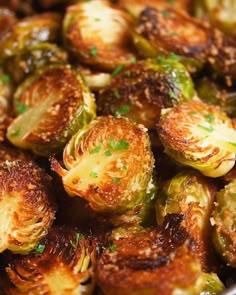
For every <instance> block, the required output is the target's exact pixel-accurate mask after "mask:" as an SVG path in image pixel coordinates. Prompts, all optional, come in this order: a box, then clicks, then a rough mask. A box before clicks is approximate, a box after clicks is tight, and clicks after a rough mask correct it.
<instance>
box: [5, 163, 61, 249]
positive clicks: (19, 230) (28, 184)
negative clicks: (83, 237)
mask: <svg viewBox="0 0 236 295" xmlns="http://www.w3.org/2000/svg"><path fill="white" fill-rule="evenodd" d="M0 187H1V193H0V232H1V239H0V252H3V251H4V250H6V249H9V250H11V251H12V252H13V253H20V254H27V253H29V252H30V251H31V250H32V249H34V248H35V247H36V245H37V244H38V243H39V241H40V240H41V239H42V238H43V237H44V236H45V235H46V234H47V230H48V229H49V228H50V226H51V225H52V223H53V221H54V216H55V203H54V201H53V198H52V183H51V178H50V177H49V176H48V175H47V174H46V172H45V171H44V170H42V169H41V168H39V167H38V166H37V165H36V164H34V163H33V162H26V161H21V160H17V161H5V162H3V163H1V164H0Z"/></svg>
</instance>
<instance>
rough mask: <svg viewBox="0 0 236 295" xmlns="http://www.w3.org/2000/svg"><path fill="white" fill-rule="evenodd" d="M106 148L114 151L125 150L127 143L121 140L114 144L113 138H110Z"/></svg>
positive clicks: (127, 146)
mask: <svg viewBox="0 0 236 295" xmlns="http://www.w3.org/2000/svg"><path fill="white" fill-rule="evenodd" d="M108 146H109V147H111V148H112V149H114V150H127V149H128V148H129V143H128V142H127V141H125V140H124V139H123V138H122V139H121V140H119V141H118V142H115V139H114V136H111V138H110V142H109V143H108Z"/></svg>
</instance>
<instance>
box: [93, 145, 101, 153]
mask: <svg viewBox="0 0 236 295" xmlns="http://www.w3.org/2000/svg"><path fill="white" fill-rule="evenodd" d="M101 149H102V146H101V145H98V146H96V147H95V148H94V149H92V150H91V151H90V154H97V153H99V152H100V151H101Z"/></svg>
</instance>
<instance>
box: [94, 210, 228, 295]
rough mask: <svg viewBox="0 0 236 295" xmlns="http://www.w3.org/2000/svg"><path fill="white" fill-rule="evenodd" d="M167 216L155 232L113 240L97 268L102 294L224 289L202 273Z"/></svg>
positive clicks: (183, 236)
mask: <svg viewBox="0 0 236 295" xmlns="http://www.w3.org/2000/svg"><path fill="white" fill-rule="evenodd" d="M180 222H181V217H180V215H174V214H172V215H169V216H168V217H167V219H166V220H165V222H164V224H163V225H162V226H161V227H159V228H158V229H157V230H146V231H143V230H140V231H136V232H135V231H133V232H132V231H131V232H130V233H128V234H127V233H125V235H124V236H122V237H118V236H117V238H116V239H115V240H113V243H112V244H111V245H110V246H109V247H108V248H107V249H106V250H105V251H104V252H103V253H102V255H101V257H100V258H99V260H98V265H97V269H96V272H97V280H98V286H99V287H100V289H101V290H102V294H104V295H110V294H112V295H133V294H135V295H143V294H145V295H146V294H148V295H156V294H162V295H171V294H180V295H184V294H200V293H201V294H205V292H206V294H217V293H218V292H220V291H222V290H223V289H224V286H223V284H222V283H221V281H220V280H219V278H218V277H217V276H216V275H215V274H214V273H212V274H207V273H204V272H203V271H202V269H201V264H200V262H199V260H198V259H197V258H196V256H195V254H194V246H193V245H192V246H191V242H190V241H189V240H188V236H187V234H186V232H185V231H184V229H182V228H181V227H180Z"/></svg>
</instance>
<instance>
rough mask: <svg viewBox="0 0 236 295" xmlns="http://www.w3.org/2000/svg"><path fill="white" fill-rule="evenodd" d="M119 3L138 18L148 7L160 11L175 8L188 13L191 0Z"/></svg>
mask: <svg viewBox="0 0 236 295" xmlns="http://www.w3.org/2000/svg"><path fill="white" fill-rule="evenodd" d="M117 2H118V4H119V5H120V6H121V7H122V8H123V9H125V10H127V11H128V12H129V13H130V14H131V15H132V16H134V17H135V18H138V16H139V15H140V13H141V12H142V10H144V9H145V8H146V7H155V8H157V9H160V10H165V9H169V8H175V9H178V10H182V11H183V10H185V11H187V10H188V8H189V4H190V1H189V0H178V1H175V0H119V1H117Z"/></svg>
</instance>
